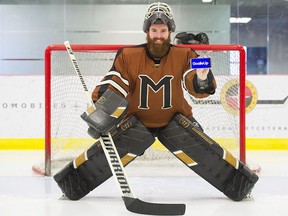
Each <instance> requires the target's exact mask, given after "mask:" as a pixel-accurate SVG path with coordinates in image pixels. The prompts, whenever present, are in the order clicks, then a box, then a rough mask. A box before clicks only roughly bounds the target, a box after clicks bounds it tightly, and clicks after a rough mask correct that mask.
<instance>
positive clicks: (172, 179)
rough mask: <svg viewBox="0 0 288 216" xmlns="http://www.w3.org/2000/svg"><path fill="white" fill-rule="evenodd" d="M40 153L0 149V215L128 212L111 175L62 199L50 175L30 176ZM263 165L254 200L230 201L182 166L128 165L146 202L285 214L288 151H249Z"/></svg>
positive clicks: (252, 214)
mask: <svg viewBox="0 0 288 216" xmlns="http://www.w3.org/2000/svg"><path fill="white" fill-rule="evenodd" d="M42 157H43V153H42V152H41V151H0V163H1V165H0V216H26V215H27V216H28V215H29V216H64V215H65V216H76V215H77V216H79V215H81V216H90V215H91V216H96V215H97V216H106V215H107V216H114V215H117V216H118V215H123V216H124V215H137V214H134V213H131V212H128V211H127V210H126V208H125V206H124V203H123V201H122V199H121V198H120V192H119V191H118V188H117V186H116V184H115V181H114V179H113V178H110V179H109V180H108V181H106V182H105V183H103V184H102V185H101V186H100V187H99V188H97V189H96V190H94V191H93V192H91V193H90V194H88V195H87V196H86V197H84V198H83V199H81V200H79V201H70V200H67V199H61V191H60V189H59V188H58V186H57V184H56V183H55V182H54V180H53V178H52V177H42V176H37V175H35V174H33V172H32V170H31V167H32V165H33V164H34V163H35V161H37V160H40V158H42ZM247 157H248V162H249V161H253V162H252V163H253V164H254V163H258V164H260V166H261V169H262V170H261V173H260V174H259V176H260V179H259V181H258V183H257V184H256V186H255V188H254V190H253V192H252V196H253V198H251V199H248V200H244V201H241V202H234V201H231V200H229V199H228V198H226V197H225V196H224V195H223V194H222V193H220V192H219V191H218V190H216V189H215V188H214V187H212V186H210V185H209V184H208V183H207V182H205V181H204V180H202V179H201V178H200V177H198V176H196V175H195V174H193V173H192V171H190V170H189V169H188V168H186V167H184V166H183V167H176V168H175V167H169V168H163V167H156V166H153V167H149V166H144V167H138V166H137V167H135V166H133V164H131V165H129V166H127V167H126V171H127V174H128V179H129V180H130V183H131V187H132V189H133V190H134V193H135V195H136V196H137V197H138V198H139V199H141V200H143V201H148V202H159V203H161V202H165V203H185V204H186V214H185V215H189V216H193V215H194V216H200V215H201V216H208V215H209V216H218V215H219V216H228V215H229V216H231V215H233V216H238V215H239V216H240V215H241V216H258V215H259V216H266V215H267V216H268V215H269V216H271V215H273V216H286V215H288V151H248V152H247Z"/></svg>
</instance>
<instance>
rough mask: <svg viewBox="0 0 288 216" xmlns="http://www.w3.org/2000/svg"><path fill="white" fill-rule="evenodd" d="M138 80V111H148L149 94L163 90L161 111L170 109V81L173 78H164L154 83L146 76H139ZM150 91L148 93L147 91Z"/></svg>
mask: <svg viewBox="0 0 288 216" xmlns="http://www.w3.org/2000/svg"><path fill="white" fill-rule="evenodd" d="M139 78H140V104H139V109H149V104H148V101H149V94H153V93H156V92H158V91H159V90H160V89H163V97H162V99H163V100H162V101H163V104H162V109H169V108H171V107H172V104H171V101H172V82H171V81H172V79H173V76H167V75H166V76H164V77H163V78H162V79H161V80H159V82H157V83H155V82H154V81H153V80H152V79H151V78H150V77H149V76H147V75H139ZM150 89H151V90H152V91H153V92H152V91H149V90H150Z"/></svg>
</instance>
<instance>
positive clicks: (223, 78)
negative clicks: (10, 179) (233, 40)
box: [33, 45, 246, 175]
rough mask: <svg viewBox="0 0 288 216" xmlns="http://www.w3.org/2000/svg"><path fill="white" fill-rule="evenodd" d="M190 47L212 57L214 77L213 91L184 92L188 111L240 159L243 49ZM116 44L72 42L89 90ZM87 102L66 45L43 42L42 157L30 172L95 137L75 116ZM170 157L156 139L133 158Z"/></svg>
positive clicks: (48, 170) (61, 161)
mask: <svg viewBox="0 0 288 216" xmlns="http://www.w3.org/2000/svg"><path fill="white" fill-rule="evenodd" d="M185 46H188V45H185ZM189 46H190V47H191V48H193V49H195V50H196V51H197V53H198V54H199V55H205V56H208V57H211V61H212V68H211V69H212V71H213V74H214V76H215V79H216V82H217V90H216V93H215V94H214V95H211V96H209V97H208V98H205V99H195V98H192V97H190V96H189V95H188V94H187V95H186V98H187V100H188V101H189V103H190V104H191V105H192V107H193V115H194V117H195V118H196V119H197V121H198V122H199V123H200V124H201V125H202V127H203V129H204V131H205V133H206V134H208V135H209V136H210V137H211V138H213V139H214V140H216V141H217V142H218V143H219V144H221V145H222V146H223V147H224V148H226V149H228V150H229V151H230V152H232V153H233V154H234V155H235V156H236V157H237V158H239V159H240V160H241V161H243V162H244V163H245V160H246V158H245V157H246V156H245V50H244V48H243V47H242V46H240V45H189ZM121 47H123V45H72V49H73V50H74V54H75V56H76V58H77V61H78V64H79V67H80V70H81V73H82V75H83V77H84V80H85V82H86V84H87V87H88V89H89V90H90V91H92V90H93V89H94V87H95V86H96V84H97V83H98V82H99V81H100V80H101V79H102V77H103V76H104V75H105V74H106V73H107V72H108V71H109V70H110V68H111V66H112V64H113V61H114V58H115V54H116V52H117V50H118V49H119V48H121ZM87 106H88V104H87V99H86V97H85V95H84V90H83V87H82V85H81V82H80V80H79V77H78V76H77V75H76V73H75V71H74V69H73V66H72V64H71V61H70V58H69V56H68V54H67V52H66V49H65V46H64V45H50V46H48V47H47V49H46V51H45V158H44V159H43V162H40V163H38V164H36V165H34V166H33V170H34V172H36V173H38V174H43V175H53V174H55V173H56V172H57V171H58V170H59V169H61V168H63V167H64V166H65V164H67V163H69V162H70V161H72V160H73V159H74V158H76V157H77V156H78V155H79V154H81V153H82V152H83V151H85V150H86V149H88V148H89V146H91V145H92V144H93V143H94V142H95V140H93V139H92V138H90V137H89V135H88V134H87V124H86V123H85V122H84V121H83V120H82V119H81V118H80V115H81V114H82V113H83V112H84V111H85V110H86V108H87ZM174 160H177V159H175V157H174V156H173V155H172V154H171V153H170V152H168V151H167V150H166V149H165V148H164V147H163V145H162V144H161V143H160V142H159V141H158V140H156V142H155V143H154V144H153V145H152V146H151V147H150V148H149V149H148V150H147V151H146V152H145V153H144V155H142V156H140V157H138V158H136V160H135V163H140V164H143V163H148V164H149V165H150V164H157V166H159V165H163V166H167V165H168V166H171V164H174V162H173V161H174ZM136 161H137V162H136ZM170 161H171V163H170ZM133 163H134V162H133Z"/></svg>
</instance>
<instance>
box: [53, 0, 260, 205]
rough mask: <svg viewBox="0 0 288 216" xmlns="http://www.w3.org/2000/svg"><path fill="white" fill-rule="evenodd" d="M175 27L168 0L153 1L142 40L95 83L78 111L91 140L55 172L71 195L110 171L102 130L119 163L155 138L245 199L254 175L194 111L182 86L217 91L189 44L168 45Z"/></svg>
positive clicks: (196, 92)
mask: <svg viewBox="0 0 288 216" xmlns="http://www.w3.org/2000/svg"><path fill="white" fill-rule="evenodd" d="M175 28H176V26H175V23H174V19H173V14H172V11H171V8H170V7H169V5H167V4H166V3H161V2H157V3H152V4H151V5H150V6H149V7H148V9H147V12H146V14H145V19H144V24H143V31H144V32H145V34H146V39H147V43H145V44H140V45H137V46H130V47H125V48H122V49H120V50H119V51H118V52H117V54H116V57H115V60H114V63H113V66H112V68H111V69H110V71H109V72H108V73H107V74H106V75H105V77H104V78H103V80H102V81H101V82H100V83H98V84H97V86H96V87H95V89H94V90H93V92H92V100H93V103H94V105H95V108H96V109H94V110H93V111H89V110H87V111H86V112H84V113H83V114H82V115H81V117H82V119H83V120H84V121H86V122H87V124H88V134H89V135H90V136H91V137H93V138H95V139H96V142H95V144H94V145H92V146H91V147H90V148H89V149H88V150H87V151H86V152H85V154H83V155H80V156H79V157H78V158H76V159H75V160H73V161H72V162H71V163H69V164H68V165H67V166H65V167H64V168H63V169H62V170H60V171H59V172H58V173H57V174H56V175H55V176H54V179H55V180H56V182H57V184H58V185H59V187H60V188H61V190H62V192H63V193H64V195H65V196H66V197H68V198H69V199H71V200H79V199H81V198H82V197H84V196H85V195H87V194H88V193H89V192H90V191H92V190H94V189H96V188H97V187H98V186H99V185H100V184H102V183H103V182H104V181H106V180H107V179H108V178H110V177H111V176H112V172H111V169H110V167H109V164H108V161H107V158H106V157H105V154H104V151H103V148H102V146H101V145H100V141H97V139H98V138H99V137H101V136H103V135H107V134H110V135H111V136H112V139H113V141H114V143H115V146H116V148H117V152H118V154H119V156H120V158H121V162H122V164H123V165H124V166H126V165H127V164H129V163H130V162H132V161H133V160H134V159H135V158H136V157H137V156H139V155H142V154H145V150H146V149H147V148H149V147H150V146H151V145H152V144H153V143H154V141H155V137H157V138H158V139H159V141H160V142H161V143H162V144H163V145H164V146H165V147H166V148H167V149H168V150H169V151H170V152H171V153H172V154H173V155H175V157H177V158H178V159H179V160H180V161H181V162H183V164H184V165H185V166H187V167H189V168H190V169H191V170H192V171H194V172H195V173H197V174H198V175H199V176H201V177H202V178H203V179H205V180H206V181H207V182H208V183H210V184H211V185H213V186H214V187H215V188H216V189H218V190H219V191H221V192H223V193H224V194H225V195H226V196H227V197H228V198H230V199H232V200H234V201H241V200H243V199H244V198H245V197H246V196H247V195H248V194H249V193H250V192H251V190H252V188H253V187H254V185H255V183H256V182H257V181H258V176H257V175H256V174H255V173H253V172H252V171H251V170H250V169H249V168H248V167H247V166H246V165H245V164H243V163H242V162H241V161H239V160H238V159H236V158H235V157H234V156H233V155H232V154H231V153H230V152H228V151H227V150H226V149H224V148H223V147H221V145H220V144H218V143H217V142H215V141H214V140H213V139H211V138H210V137H209V136H208V135H206V134H205V131H203V129H202V127H201V125H200V124H199V123H198V122H197V120H196V119H197V116H193V112H192V107H191V106H190V105H189V104H188V102H187V101H186V100H185V98H184V92H183V91H187V92H188V93H189V94H190V95H191V96H192V97H195V98H205V97H208V96H209V95H211V94H214V93H215V91H216V89H217V84H216V81H215V79H214V76H213V72H212V71H211V69H210V68H197V69H193V68H191V66H190V60H191V59H195V58H196V59H197V58H199V56H198V55H197V53H195V51H193V50H191V49H190V48H183V47H177V46H174V45H172V44H171V38H170V37H171V33H172V32H174V31H175ZM212 61H213V59H212ZM203 115H205V113H203Z"/></svg>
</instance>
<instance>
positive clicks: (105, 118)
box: [81, 89, 128, 138]
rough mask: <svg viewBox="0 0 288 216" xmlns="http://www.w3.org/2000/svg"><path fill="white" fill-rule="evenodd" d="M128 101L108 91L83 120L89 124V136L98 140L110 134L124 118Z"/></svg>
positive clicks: (91, 107) (85, 113)
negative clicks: (103, 135) (102, 135)
mask: <svg viewBox="0 0 288 216" xmlns="http://www.w3.org/2000/svg"><path fill="white" fill-rule="evenodd" d="M127 107H128V101H127V100H126V99H125V98H123V97H122V96H120V95H118V94H116V93H115V92H114V91H112V90H109V89H108V90H106V91H105V92H104V93H103V95H102V96H101V97H100V98H99V99H98V100H97V101H96V102H95V103H94V106H90V107H89V108H88V109H87V110H86V112H84V113H83V114H82V115H81V118H82V119H83V120H84V121H85V122H87V124H88V126H89V128H88V134H89V135H90V136H91V137H93V138H98V137H99V136H101V134H107V133H109V132H110V131H111V130H112V129H113V128H115V127H116V126H117V125H118V124H119V123H120V121H121V120H122V119H123V118H124V116H125V115H126V112H127Z"/></svg>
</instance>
